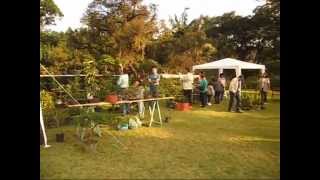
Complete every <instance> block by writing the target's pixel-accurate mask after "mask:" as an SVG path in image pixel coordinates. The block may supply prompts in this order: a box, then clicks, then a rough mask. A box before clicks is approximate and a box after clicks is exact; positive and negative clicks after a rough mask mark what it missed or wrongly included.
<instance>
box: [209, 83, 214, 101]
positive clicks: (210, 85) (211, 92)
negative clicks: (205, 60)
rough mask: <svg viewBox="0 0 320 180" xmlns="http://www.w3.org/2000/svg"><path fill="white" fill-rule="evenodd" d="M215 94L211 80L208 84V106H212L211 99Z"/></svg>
mask: <svg viewBox="0 0 320 180" xmlns="http://www.w3.org/2000/svg"><path fill="white" fill-rule="evenodd" d="M213 96H215V91H214V87H213V82H210V83H209V84H208V106H212V104H211V99H212V97H213Z"/></svg>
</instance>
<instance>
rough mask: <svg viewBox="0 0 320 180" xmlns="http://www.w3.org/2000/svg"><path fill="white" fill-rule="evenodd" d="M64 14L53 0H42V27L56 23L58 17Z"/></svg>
mask: <svg viewBox="0 0 320 180" xmlns="http://www.w3.org/2000/svg"><path fill="white" fill-rule="evenodd" d="M62 16H63V14H62V12H61V11H60V9H59V8H58V6H57V5H56V4H55V3H54V2H53V0H40V27H43V26H45V25H51V24H54V22H55V18H56V17H62Z"/></svg>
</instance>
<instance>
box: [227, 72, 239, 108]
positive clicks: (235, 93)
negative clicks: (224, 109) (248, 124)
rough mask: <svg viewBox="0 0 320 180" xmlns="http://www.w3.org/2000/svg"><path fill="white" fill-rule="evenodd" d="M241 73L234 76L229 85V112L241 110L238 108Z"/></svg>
mask: <svg viewBox="0 0 320 180" xmlns="http://www.w3.org/2000/svg"><path fill="white" fill-rule="evenodd" d="M241 82H242V75H240V76H238V77H234V78H233V79H232V80H231V82H230V85H229V95H230V101H229V107H228V111H229V112H239V113H240V112H242V111H241V109H240V91H241Z"/></svg>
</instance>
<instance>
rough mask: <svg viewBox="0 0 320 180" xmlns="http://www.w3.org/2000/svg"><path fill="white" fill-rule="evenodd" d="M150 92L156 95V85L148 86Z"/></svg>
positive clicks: (153, 95)
mask: <svg viewBox="0 0 320 180" xmlns="http://www.w3.org/2000/svg"><path fill="white" fill-rule="evenodd" d="M150 94H151V96H152V97H156V96H157V86H150Z"/></svg>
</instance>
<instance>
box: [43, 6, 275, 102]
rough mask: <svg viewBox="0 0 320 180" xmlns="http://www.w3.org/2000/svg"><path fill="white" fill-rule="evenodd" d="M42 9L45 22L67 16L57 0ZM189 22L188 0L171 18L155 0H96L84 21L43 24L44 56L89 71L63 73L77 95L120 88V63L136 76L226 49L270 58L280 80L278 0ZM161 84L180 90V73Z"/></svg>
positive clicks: (65, 68)
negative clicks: (58, 27) (53, 27)
mask: <svg viewBox="0 0 320 180" xmlns="http://www.w3.org/2000/svg"><path fill="white" fill-rule="evenodd" d="M40 12H41V13H40V14H41V16H40V20H41V21H40V23H41V24H40V26H41V27H43V26H45V25H50V24H54V21H55V18H56V17H61V16H62V13H61V12H60V10H59V8H58V7H57V6H56V5H55V4H54V3H53V1H52V0H41V8H40ZM188 22H189V21H188V9H187V8H186V9H185V10H184V11H183V12H182V14H181V15H180V16H174V17H172V18H171V19H170V25H168V24H166V23H165V22H164V21H159V20H158V19H157V7H156V5H154V4H150V5H144V4H143V3H142V0H108V1H105V0H93V1H92V2H91V3H90V4H89V6H88V7H87V9H86V11H85V12H84V16H83V18H82V23H83V24H85V25H86V27H83V28H78V29H68V30H67V31H66V32H52V31H45V30H43V29H42V31H41V54H40V55H41V59H40V62H41V63H42V64H43V65H44V66H45V67H47V68H48V69H49V71H50V72H52V73H53V74H80V73H81V74H86V75H87V77H86V78H71V79H67V78H65V79H64V78H61V79H60V81H61V82H63V83H64V84H65V85H66V88H68V90H70V91H71V92H72V94H73V95H75V96H76V97H77V98H81V97H82V98H83V97H85V96H86V93H90V94H92V95H95V96H97V97H99V98H101V99H102V98H104V96H105V95H106V94H107V93H111V92H114V91H115V90H116V88H115V87H114V85H112V84H114V78H112V76H111V75H113V74H118V70H119V65H120V64H121V65H122V66H123V67H124V70H125V71H126V72H128V73H129V74H130V79H131V82H132V80H133V79H136V78H137V77H138V76H139V75H141V74H144V75H145V74H146V73H148V72H150V69H151V67H152V66H157V67H159V69H160V71H162V72H170V73H177V72H183V71H184V70H185V68H186V67H190V66H192V65H195V64H199V63H204V62H209V61H212V60H217V59H220V58H226V57H234V58H238V59H241V60H244V61H250V62H254V63H263V64H266V66H267V68H268V69H267V70H268V71H269V73H270V74H271V76H272V77H271V78H272V79H275V80H276V81H273V82H276V83H274V86H279V82H280V76H279V72H280V70H279V62H280V49H279V45H280V1H279V0H267V1H266V3H265V4H264V5H263V6H260V7H257V8H256V9H255V10H254V12H253V15H250V16H245V17H243V16H238V15H236V14H235V13H234V12H230V13H225V14H223V15H221V16H216V17H208V16H200V17H199V18H197V19H194V20H192V21H191V22H190V23H188ZM41 71H42V70H41ZM41 73H44V72H41ZM96 74H103V75H106V76H105V77H104V78H98V77H95V76H94V75H96ZM107 77H108V78H107ZM255 80H256V74H255V75H252V77H250V78H248V81H247V82H248V86H250V87H251V88H254V86H255V84H254V83H252V84H251V83H250V82H251V81H252V82H254V81H255ZM41 84H42V86H41V87H43V88H44V89H46V90H48V91H49V90H50V91H52V89H59V88H58V87H57V85H56V84H55V83H54V82H53V81H52V80H48V79H43V80H42V82H41ZM161 84H162V86H161V87H160V91H161V92H162V93H163V94H172V95H176V94H179V92H178V91H180V90H181V84H180V83H179V82H178V81H175V80H168V81H165V80H162V83H161ZM60 90H61V89H60ZM57 94H58V93H55V94H54V95H57ZM62 98H65V97H62Z"/></svg>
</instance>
